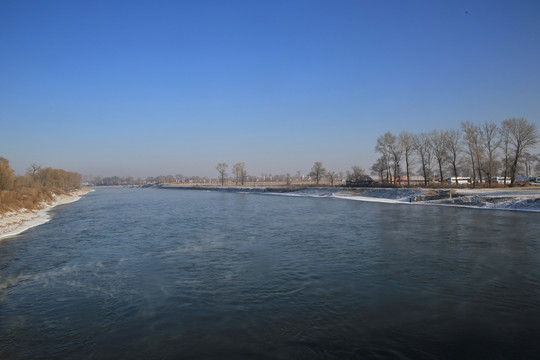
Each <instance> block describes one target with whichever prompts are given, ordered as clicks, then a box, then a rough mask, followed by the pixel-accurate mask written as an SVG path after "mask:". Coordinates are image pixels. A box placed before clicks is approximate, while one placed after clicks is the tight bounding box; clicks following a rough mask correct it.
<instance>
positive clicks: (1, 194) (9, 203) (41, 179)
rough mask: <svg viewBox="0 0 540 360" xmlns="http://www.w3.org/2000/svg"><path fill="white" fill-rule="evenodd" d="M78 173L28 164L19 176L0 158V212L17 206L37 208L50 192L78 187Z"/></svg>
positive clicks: (51, 193) (16, 208) (50, 194)
mask: <svg viewBox="0 0 540 360" xmlns="http://www.w3.org/2000/svg"><path fill="white" fill-rule="evenodd" d="M81 178H82V176H81V174H78V173H74V172H70V171H65V170H60V169H52V168H41V167H40V166H38V165H32V166H31V167H30V168H29V169H28V171H27V173H26V174H25V175H23V176H15V173H14V171H13V169H11V167H10V166H9V161H8V160H7V159H5V158H2V157H0V214H1V213H5V212H8V211H16V210H19V209H29V210H32V209H39V208H41V207H42V206H43V203H44V202H49V201H51V200H52V199H53V197H54V195H60V194H65V193H69V192H71V191H74V190H76V189H79V188H80V186H81Z"/></svg>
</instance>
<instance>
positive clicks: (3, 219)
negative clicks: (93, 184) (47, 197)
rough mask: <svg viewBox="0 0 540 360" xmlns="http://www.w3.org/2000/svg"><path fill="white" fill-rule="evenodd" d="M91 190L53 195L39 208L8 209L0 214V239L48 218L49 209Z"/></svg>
mask: <svg viewBox="0 0 540 360" xmlns="http://www.w3.org/2000/svg"><path fill="white" fill-rule="evenodd" d="M90 191H91V190H84V189H83V190H76V191H74V192H72V193H69V194H63V195H54V196H53V200H52V201H50V202H44V203H42V208H41V209H36V210H28V209H20V210H18V211H9V212H6V213H3V214H0V240H2V239H3V238H6V237H9V236H14V235H17V234H20V233H22V232H24V231H26V230H28V229H30V228H32V227H34V226H38V225H41V224H44V223H46V222H47V221H49V220H50V216H49V211H50V210H51V209H53V208H54V207H56V206H58V205H64V204H69V203H72V202H75V201H77V200H79V199H80V198H81V196H82V195H85V194H87V193H88V192H90Z"/></svg>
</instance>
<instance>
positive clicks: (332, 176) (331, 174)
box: [326, 171, 336, 186]
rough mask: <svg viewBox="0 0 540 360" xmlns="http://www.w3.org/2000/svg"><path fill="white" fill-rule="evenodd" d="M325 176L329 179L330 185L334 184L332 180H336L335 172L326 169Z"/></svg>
mask: <svg viewBox="0 0 540 360" xmlns="http://www.w3.org/2000/svg"><path fill="white" fill-rule="evenodd" d="M326 177H327V178H328V180H330V186H334V181H336V172H335V171H327V172H326Z"/></svg>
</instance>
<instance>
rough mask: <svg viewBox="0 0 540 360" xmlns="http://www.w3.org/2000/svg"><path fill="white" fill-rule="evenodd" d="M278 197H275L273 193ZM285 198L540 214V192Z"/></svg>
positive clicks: (340, 192)
mask: <svg viewBox="0 0 540 360" xmlns="http://www.w3.org/2000/svg"><path fill="white" fill-rule="evenodd" d="M276 195H277V194H276ZM279 195H288V196H309V197H323V196H324V197H334V198H338V199H346V200H357V201H366V202H379V203H392V204H405V203H407V204H415V205H421V204H422V205H444V206H459V207H468V208H482V209H498V210H521V211H534V212H540V189H535V188H525V189H457V190H456V189H453V190H450V189H437V190H430V189H386V188H359V189H343V188H335V189H329V188H309V189H304V190H300V191H294V192H290V193H285V194H279Z"/></svg>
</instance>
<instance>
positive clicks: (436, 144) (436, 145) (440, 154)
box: [429, 130, 447, 184]
mask: <svg viewBox="0 0 540 360" xmlns="http://www.w3.org/2000/svg"><path fill="white" fill-rule="evenodd" d="M429 137H430V140H431V141H430V144H431V149H432V151H433V155H435V159H437V164H439V182H440V183H441V184H442V182H443V181H444V175H443V165H444V163H445V162H446V159H447V155H446V149H447V147H446V136H445V134H444V132H443V131H438V130H433V131H432V132H431V133H430V134H429Z"/></svg>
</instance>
